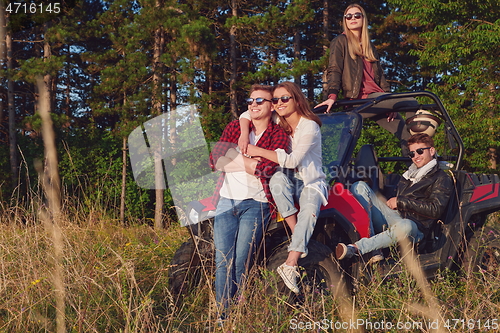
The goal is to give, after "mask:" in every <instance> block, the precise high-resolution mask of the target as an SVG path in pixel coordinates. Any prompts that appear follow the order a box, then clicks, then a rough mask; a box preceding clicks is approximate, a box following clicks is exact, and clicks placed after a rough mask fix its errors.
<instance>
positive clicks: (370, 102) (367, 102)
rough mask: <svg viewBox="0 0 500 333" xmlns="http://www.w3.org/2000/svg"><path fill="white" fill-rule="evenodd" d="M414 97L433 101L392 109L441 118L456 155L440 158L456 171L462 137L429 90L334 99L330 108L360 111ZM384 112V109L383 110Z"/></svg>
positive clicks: (318, 110)
mask: <svg viewBox="0 0 500 333" xmlns="http://www.w3.org/2000/svg"><path fill="white" fill-rule="evenodd" d="M416 97H427V98H430V99H431V100H432V101H433V103H431V104H419V107H418V108H417V109H415V108H414V107H399V108H396V109H394V110H392V111H394V112H399V113H401V112H415V111H417V110H421V109H423V110H427V111H429V112H431V113H432V114H433V115H435V116H437V117H439V118H440V119H442V120H443V124H444V130H445V133H446V136H445V139H446V141H447V143H448V146H449V148H450V149H451V150H454V151H455V152H456V156H444V157H443V158H442V159H444V160H450V159H451V160H454V162H455V165H454V167H453V170H455V171H458V170H460V169H461V168H462V164H463V154H464V144H463V141H462V138H461V137H460V135H459V134H458V131H457V129H456V127H455V125H454V124H453V121H452V120H451V118H450V115H449V114H448V112H447V111H446V109H445V107H444V105H443V103H441V100H440V99H439V98H438V97H437V96H436V95H435V94H433V93H431V92H429V91H414V92H405V93H393V94H385V95H381V96H378V97H376V98H367V99H354V100H347V99H345V100H339V101H336V102H335V103H334V104H333V105H332V109H334V108H341V107H343V108H344V110H342V111H350V112H356V113H359V112H362V111H365V110H367V109H369V108H371V107H373V106H375V105H377V104H379V103H380V102H382V101H385V100H391V99H398V98H416ZM326 108H327V107H326V105H325V106H321V107H318V108H315V109H313V112H314V113H317V114H318V113H325V111H326ZM384 112H386V111H384ZM379 159H380V160H381V161H403V160H407V158H404V157H388V158H384V157H380V158H379Z"/></svg>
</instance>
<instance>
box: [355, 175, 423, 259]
mask: <svg viewBox="0 0 500 333" xmlns="http://www.w3.org/2000/svg"><path fill="white" fill-rule="evenodd" d="M351 192H352V194H353V195H354V196H355V197H356V199H357V200H358V201H359V202H360V203H361V205H363V207H364V208H365V209H366V211H367V212H368V216H369V217H370V232H371V233H372V234H373V233H374V234H375V235H374V236H372V237H369V238H361V239H360V240H359V241H357V242H356V243H355V244H356V246H357V247H358V250H359V252H360V254H365V253H368V252H371V251H373V250H377V249H383V248H386V247H389V246H391V245H394V244H396V243H397V242H398V237H410V240H411V241H413V242H414V243H416V242H419V241H420V240H422V238H423V237H424V235H423V234H422V232H421V231H420V230H418V227H417V224H416V223H415V222H413V221H412V220H410V219H404V218H402V217H401V215H399V212H398V211H397V210H392V209H390V208H389V206H387V204H386V202H385V201H383V200H380V199H379V198H378V197H377V195H376V194H375V193H374V192H373V190H372V189H371V188H370V187H369V186H368V185H367V184H366V183H365V182H362V181H361V182H356V183H354V184H353V185H352V186H351ZM385 228H386V229H385ZM384 229H385V230H384Z"/></svg>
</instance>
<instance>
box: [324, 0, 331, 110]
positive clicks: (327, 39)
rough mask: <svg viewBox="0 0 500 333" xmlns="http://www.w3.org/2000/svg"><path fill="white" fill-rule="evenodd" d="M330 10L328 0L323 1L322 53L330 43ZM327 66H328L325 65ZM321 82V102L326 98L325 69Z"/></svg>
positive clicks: (326, 50)
mask: <svg viewBox="0 0 500 333" xmlns="http://www.w3.org/2000/svg"><path fill="white" fill-rule="evenodd" d="M329 29H330V9H329V5H328V0H323V39H324V43H323V51H324V53H328V46H329V42H330V33H329ZM327 66H328V65H327ZM322 81H323V100H326V99H327V98H328V96H327V94H328V85H327V82H326V68H325V70H324V71H323V75H322Z"/></svg>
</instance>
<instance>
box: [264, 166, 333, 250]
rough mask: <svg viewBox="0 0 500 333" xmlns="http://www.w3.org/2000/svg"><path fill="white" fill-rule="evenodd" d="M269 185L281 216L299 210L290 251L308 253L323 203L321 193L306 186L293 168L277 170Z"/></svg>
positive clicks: (289, 247) (286, 215)
mask: <svg viewBox="0 0 500 333" xmlns="http://www.w3.org/2000/svg"><path fill="white" fill-rule="evenodd" d="M269 186H270V188H271V193H272V194H273V198H274V202H275V203H276V206H277V207H278V212H279V213H280V214H281V216H283V217H288V216H291V215H293V214H295V213H297V211H298V212H299V213H298V214H297V225H296V226H295V229H294V231H293V235H292V241H291V242H290V245H289V246H288V251H289V252H290V251H297V252H302V253H306V254H307V244H308V243H309V239H311V236H312V234H313V231H314V227H315V226H316V220H317V219H318V214H319V211H320V208H321V205H322V203H323V201H322V200H323V199H322V196H321V193H320V192H318V191H317V190H315V189H313V188H309V187H304V182H303V181H302V179H299V178H297V177H296V174H295V172H294V170H292V169H283V171H277V172H276V173H275V174H274V175H273V176H272V178H271V181H270V182H269ZM295 202H298V204H299V207H300V211H299V210H298V209H297V208H296V207H295Z"/></svg>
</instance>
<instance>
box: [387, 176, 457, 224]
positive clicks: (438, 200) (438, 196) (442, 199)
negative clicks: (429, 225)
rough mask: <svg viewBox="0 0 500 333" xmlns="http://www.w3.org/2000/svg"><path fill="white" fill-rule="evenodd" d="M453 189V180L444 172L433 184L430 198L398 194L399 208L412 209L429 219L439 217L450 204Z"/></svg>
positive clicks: (403, 209)
mask: <svg viewBox="0 0 500 333" xmlns="http://www.w3.org/2000/svg"><path fill="white" fill-rule="evenodd" d="M452 190H453V183H452V180H451V178H450V177H449V176H448V175H446V174H444V175H442V176H440V177H438V179H436V181H435V182H434V183H433V184H432V188H431V191H430V193H431V194H430V196H429V197H428V198H425V199H421V200H415V199H413V198H408V197H406V196H401V195H400V196H398V197H397V205H398V210H400V211H411V212H414V213H416V214H418V215H421V216H424V217H426V218H428V219H438V218H440V217H441V216H442V215H443V213H444V211H445V209H446V206H447V205H448V201H449V200H450V195H451V193H452Z"/></svg>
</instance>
